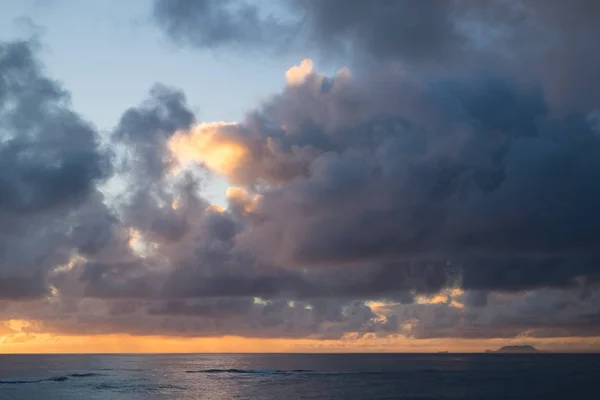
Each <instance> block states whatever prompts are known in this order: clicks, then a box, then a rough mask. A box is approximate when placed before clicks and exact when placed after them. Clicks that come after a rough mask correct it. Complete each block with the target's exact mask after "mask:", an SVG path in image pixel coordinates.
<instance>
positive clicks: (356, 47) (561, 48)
mask: <svg viewBox="0 0 600 400" xmlns="http://www.w3.org/2000/svg"><path fill="white" fill-rule="evenodd" d="M258 4H260V3H258V2H250V1H243V0H240V1H227V2H218V1H193V0H178V1H166V0H156V1H155V2H154V11H153V12H154V18H155V20H156V21H157V23H158V25H159V26H160V27H161V28H162V29H163V30H164V31H165V33H166V34H167V35H168V36H169V37H170V38H171V39H173V40H174V41H175V42H177V43H179V44H183V45H191V46H195V47H199V48H215V47H219V46H222V45H224V44H226V45H230V46H231V45H237V46H238V47H240V48H250V47H253V46H258V45H261V46H263V47H262V48H263V49H265V48H273V46H282V43H285V48H286V49H293V48H294V45H296V48H297V49H298V50H299V51H300V50H302V51H306V49H307V48H308V49H310V50H314V49H315V48H316V49H317V50H320V51H321V52H322V54H324V55H325V56H326V57H328V58H331V56H332V54H334V55H335V54H337V55H351V56H353V58H354V59H355V61H356V62H358V63H365V62H372V63H374V64H377V63H379V62H381V61H390V60H395V61H398V60H399V61H401V62H402V63H404V65H405V66H406V68H413V67H416V68H417V69H423V68H425V69H423V71H428V72H434V71H435V73H438V74H439V73H441V74H446V73H448V72H450V71H453V72H454V73H457V74H466V75H468V74H471V73H474V72H479V71H482V70H491V71H496V72H507V71H510V73H512V74H514V75H516V76H519V77H521V78H522V79H524V80H532V81H537V82H539V83H540V84H542V85H543V86H544V87H545V88H546V89H547V93H546V95H547V96H548V97H549V98H550V99H551V100H552V104H553V106H558V107H566V108H572V107H573V106H574V105H577V106H586V107H590V106H593V105H594V103H597V102H598V100H599V99H600V98H599V97H598V93H600V91H599V90H598V86H597V85H596V83H595V82H596V81H597V79H595V75H596V71H597V70H598V67H599V66H600V56H599V55H598V52H597V51H595V40H594V38H596V37H598V35H599V34H600V28H599V24H598V23H597V21H598V15H599V14H600V8H599V6H598V4H596V2H594V1H587V0H574V1H569V2H567V1H562V0H548V1H545V0H532V1H525V0H501V1H482V2H479V1H472V0H449V1H444V0H430V1H411V0H398V1H384V0H381V1H377V0H376V1H372V0H350V1H348V0H330V1H317V0H287V1H285V2H283V3H280V4H279V5H280V6H281V7H283V9H284V12H283V13H279V15H278V16H277V15H276V16H269V17H262V16H261V15H265V14H268V12H269V11H270V10H267V8H268V7H266V6H265V5H264V4H261V7H258ZM290 21H291V22H290ZM282 38H283V39H282ZM282 40H284V42H282ZM304 54H306V53H304Z"/></svg>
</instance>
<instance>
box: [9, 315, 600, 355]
mask: <svg viewBox="0 0 600 400" xmlns="http://www.w3.org/2000/svg"><path fill="white" fill-rule="evenodd" d="M5 326H6V322H5ZM11 326H13V327H16V328H19V329H20V330H14V331H10V330H6V329H5V330H4V331H3V330H1V329H0V353H2V354H9V353H361V352H399V353H428V352H432V353H434V352H438V351H448V352H451V353H452V352H454V353H471V352H483V351H485V350H488V349H496V348H499V347H501V346H504V345H507V344H513V345H514V344H531V345H533V346H535V347H536V348H538V349H540V350H545V351H567V352H568V351H576V352H577V351H600V338H599V337H592V338H573V337H563V338H515V339H500V338H497V339H463V338H444V339H413V338H410V337H406V336H403V335H391V336H388V337H377V335H375V334H366V335H360V334H358V333H348V334H346V335H344V337H343V338H341V339H338V340H319V339H283V338H268V339H267V338H250V337H241V336H222V337H173V336H157V335H155V336H151V335H149V336H135V335H128V334H113V335H61V334H51V333H32V332H27V331H26V329H25V330H23V329H24V328H27V327H28V326H29V325H26V324H24V325H18V324H17V323H16V322H12V323H11Z"/></svg>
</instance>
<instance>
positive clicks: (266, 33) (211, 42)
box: [153, 0, 293, 48]
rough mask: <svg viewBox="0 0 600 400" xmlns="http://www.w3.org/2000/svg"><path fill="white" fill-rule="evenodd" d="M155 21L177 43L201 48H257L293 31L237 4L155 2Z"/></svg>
mask: <svg viewBox="0 0 600 400" xmlns="http://www.w3.org/2000/svg"><path fill="white" fill-rule="evenodd" d="M153 17H154V19H155V21H156V22H157V24H158V25H159V26H160V27H161V29H163V30H164V31H165V32H166V34H167V35H168V36H169V37H170V38H171V39H173V40H174V41H176V42H177V43H180V44H186V45H188V44H189V45H192V46H197V47H201V48H213V47H223V46H225V47H241V46H243V47H248V46H252V47H257V46H260V45H261V44H263V43H269V42H271V41H273V37H277V36H280V35H281V34H284V35H289V33H290V32H291V31H290V29H292V28H293V25H289V24H286V23H285V22H282V21H279V20H277V19H275V18H274V17H272V16H270V15H263V13H262V10H261V9H260V8H259V7H257V6H256V5H254V4H250V3H247V2H245V1H238V0H225V1H220V0H200V1H195V2H194V1H187V0H176V1H168V0H156V1H155V2H154V9H153Z"/></svg>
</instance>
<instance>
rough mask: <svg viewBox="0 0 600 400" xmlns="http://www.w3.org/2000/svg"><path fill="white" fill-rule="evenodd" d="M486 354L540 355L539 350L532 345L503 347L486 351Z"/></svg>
mask: <svg viewBox="0 0 600 400" xmlns="http://www.w3.org/2000/svg"><path fill="white" fill-rule="evenodd" d="M485 352H486V353H540V351H539V350H538V349H536V348H535V347H533V346H530V345H521V346H503V347H500V348H499V349H498V350H486V351H485Z"/></svg>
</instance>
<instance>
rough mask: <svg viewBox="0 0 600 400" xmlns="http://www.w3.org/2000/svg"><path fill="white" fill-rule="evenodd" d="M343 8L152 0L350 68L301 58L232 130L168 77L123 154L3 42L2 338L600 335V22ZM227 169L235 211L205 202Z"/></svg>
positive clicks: (449, 9)
mask: <svg viewBox="0 0 600 400" xmlns="http://www.w3.org/2000/svg"><path fill="white" fill-rule="evenodd" d="M321 3H322V4H321ZM343 3H344V4H343V5H342V3H341V2H339V1H329V2H303V1H299V0H298V1H292V0H289V1H288V2H286V3H285V5H287V6H289V9H287V11H289V12H292V14H293V13H294V12H297V14H294V15H295V16H296V17H297V19H294V18H292V17H294V15H292V17H290V18H291V19H290V20H289V21H286V22H284V21H283V20H278V19H277V18H279V17H276V16H275V15H274V14H273V15H272V16H266V14H265V10H263V9H261V8H260V7H258V5H257V4H258V3H244V2H241V1H239V2H236V1H229V2H212V1H203V2H186V1H173V2H166V1H155V3H154V4H155V9H154V17H155V19H156V20H157V22H158V23H159V25H160V26H161V27H162V29H164V30H165V32H166V33H167V34H168V35H169V36H170V37H171V38H172V39H174V40H175V41H176V42H177V43H180V44H187V45H192V46H195V47H198V48H203V49H206V48H222V47H224V46H225V47H230V48H232V47H236V46H238V48H243V47H254V49H255V50H257V49H265V48H267V47H269V46H270V45H272V44H274V43H275V42H280V40H278V39H282V40H287V38H289V37H291V36H293V37H295V38H296V39H297V40H298V41H300V42H302V41H303V40H305V39H311V40H312V43H314V44H315V48H316V50H318V51H321V52H324V53H327V52H329V53H331V55H332V58H330V61H331V60H332V59H333V58H335V57H346V56H347V55H350V56H352V57H350V58H348V60H349V64H348V65H350V68H342V69H340V70H339V71H338V72H337V73H335V74H333V76H326V75H323V74H321V73H319V71H318V69H317V63H316V62H313V61H312V60H310V59H304V60H303V61H302V62H301V63H300V64H299V65H297V66H293V67H292V68H291V69H290V70H288V71H287V73H286V74H285V75H286V85H285V86H284V87H283V88H282V90H281V91H280V92H279V93H275V94H273V95H272V96H271V97H270V98H268V99H266V100H265V101H263V102H262V103H261V104H257V105H256V107H254V108H253V109H251V110H248V112H247V113H246V115H245V117H244V118H243V119H242V120H240V121H236V122H232V123H223V122H221V123H218V122H206V121H205V122H201V121H200V120H199V119H197V117H196V116H195V115H194V113H192V112H191V111H190V107H189V106H188V104H187V101H186V98H185V95H184V93H183V92H182V91H180V90H178V89H176V88H170V87H167V86H164V85H161V84H157V85H155V86H154V87H153V88H151V89H150V91H149V93H148V96H147V99H146V100H143V101H141V102H140V103H139V104H138V105H136V106H134V107H131V108H130V109H128V110H125V111H124V113H123V115H122V117H121V119H120V121H119V122H118V124H117V125H116V126H115V127H114V129H113V130H112V131H111V132H110V135H109V137H108V138H107V143H108V144H109V145H110V147H111V149H113V152H108V151H106V150H105V148H104V147H103V146H102V145H101V144H100V136H99V135H98V133H97V132H96V131H95V129H94V128H93V127H92V126H91V125H90V124H88V123H86V122H85V121H84V120H83V119H82V118H81V117H79V116H78V115H77V114H76V113H75V112H74V111H72V110H71V109H70V106H69V104H68V93H67V92H66V91H65V90H64V89H62V88H61V87H60V86H59V85H58V84H57V83H56V82H54V81H52V80H51V79H50V78H47V77H45V76H44V75H43V74H42V69H41V66H40V65H39V62H38V61H37V59H36V56H35V54H36V53H35V46H34V43H30V42H17V43H6V44H3V45H2V47H0V55H1V57H0V74H1V77H2V79H1V80H0V85H4V86H2V89H3V90H1V91H0V105H1V106H0V113H1V116H2V119H1V121H2V123H1V124H2V126H1V128H2V135H3V137H2V141H0V155H2V157H0V160H1V161H0V164H2V165H0V166H4V168H2V169H0V170H1V171H2V172H0V189H1V190H0V219H1V221H2V228H1V229H2V230H0V246H1V247H0V252H1V254H2V258H1V260H2V261H0V297H1V298H2V300H3V302H4V303H3V304H4V307H1V308H0V319H7V320H8V319H27V320H30V321H36V322H35V323H34V324H32V325H31V326H30V327H29V328H28V329H30V330H33V331H35V332H59V333H61V332H62V333H69V334H77V335H84V334H104V333H133V334H139V335H145V334H156V335H181V336H221V335H241V336H252V337H270V338H274V337H289V338H316V339H339V338H347V337H354V338H357V340H358V339H360V338H365V337H369V338H370V337H375V338H382V337H395V335H403V336H405V337H407V338H414V339H427V338H449V337H459V338H514V337H523V336H524V335H526V336H528V337H529V336H535V337H562V336H580V337H592V336H598V335H600V332H599V327H600V324H599V322H600V319H599V318H598V315H599V313H600V310H599V309H598V306H597V304H599V303H598V299H597V297H598V294H599V293H600V291H599V283H600V282H599V277H600V264H599V263H598V261H599V256H600V254H599V252H598V250H597V248H598V242H599V241H600V219H599V217H598V213H597V212H596V205H597V204H599V203H600V186H599V185H600V184H599V183H598V182H600V180H599V179H598V178H599V177H600V157H599V156H598V154H600V153H598V149H599V146H600V132H599V129H600V126H599V124H598V119H597V115H596V114H595V113H596V112H597V108H598V98H597V97H596V92H597V91H595V89H596V88H595V84H594V80H593V79H591V77H593V72H592V71H594V70H593V69H592V68H595V67H597V66H598V65H597V64H598V62H597V61H598V60H597V59H596V57H595V56H594V54H595V53H594V54H591V52H589V51H587V49H588V47H589V43H591V42H589V39H588V36H585V35H587V34H590V33H593V32H595V29H597V28H596V26H597V24H596V25H594V24H592V21H591V20H592V19H593V18H589V14H591V13H592V12H593V10H591V9H587V8H585V5H584V4H583V2H581V3H579V2H575V3H574V5H573V7H572V8H570V9H569V10H566V9H565V8H564V7H563V6H562V4H563V3H562V2H550V3H549V5H548V7H547V8H543V10H542V7H541V2H539V3H538V2H535V1H532V2H527V3H524V2H523V3H521V2H497V3H494V4H493V5H492V4H488V3H485V4H479V3H477V4H475V3H473V2H464V1H459V0H457V1H447V2H439V4H438V3H437V2H436V5H437V7H423V4H422V3H420V2H404V1H398V2H390V4H387V3H385V4H383V3H381V2H361V1H354V2H343ZM392 3H393V4H392ZM285 5H284V6H285ZM513 6H514V7H513ZM298 10H300V11H298ZM567 17H568V18H572V19H573V20H574V21H578V22H580V23H579V24H578V29H574V28H573V25H570V24H568V23H567V19H566V18H567ZM413 21H414V23H412V22H413ZM555 28H560V29H555ZM584 34H585V35H584ZM584 36H585V37H584ZM590 37H593V36H590ZM534 39H535V40H534ZM579 40H581V41H580V42H579ZM306 43H308V42H306ZM575 43H576V44H575ZM572 44H574V45H572ZM553 54H560V55H561V56H562V57H563V59H564V61H563V62H561V63H555V64H551V63H548V62H547V60H548V58H547V57H549V56H550V55H553ZM544 60H545V61H544ZM282 72H283V71H282ZM557 77H561V79H560V80H558V79H557ZM557 93H561V94H564V95H561V96H557ZM574 94H578V95H577V96H575V95H574ZM5 132H7V133H5ZM210 175H217V176H220V177H222V178H224V179H225V180H227V181H228V182H229V183H230V184H231V187H230V188H229V189H228V190H227V193H226V197H227V201H228V204H227V207H226V208H223V207H220V206H217V205H214V204H211V203H210V202H209V201H208V200H207V199H206V198H204V197H203V190H204V185H205V179H206V177H207V176H210ZM23 300H28V301H23Z"/></svg>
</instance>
